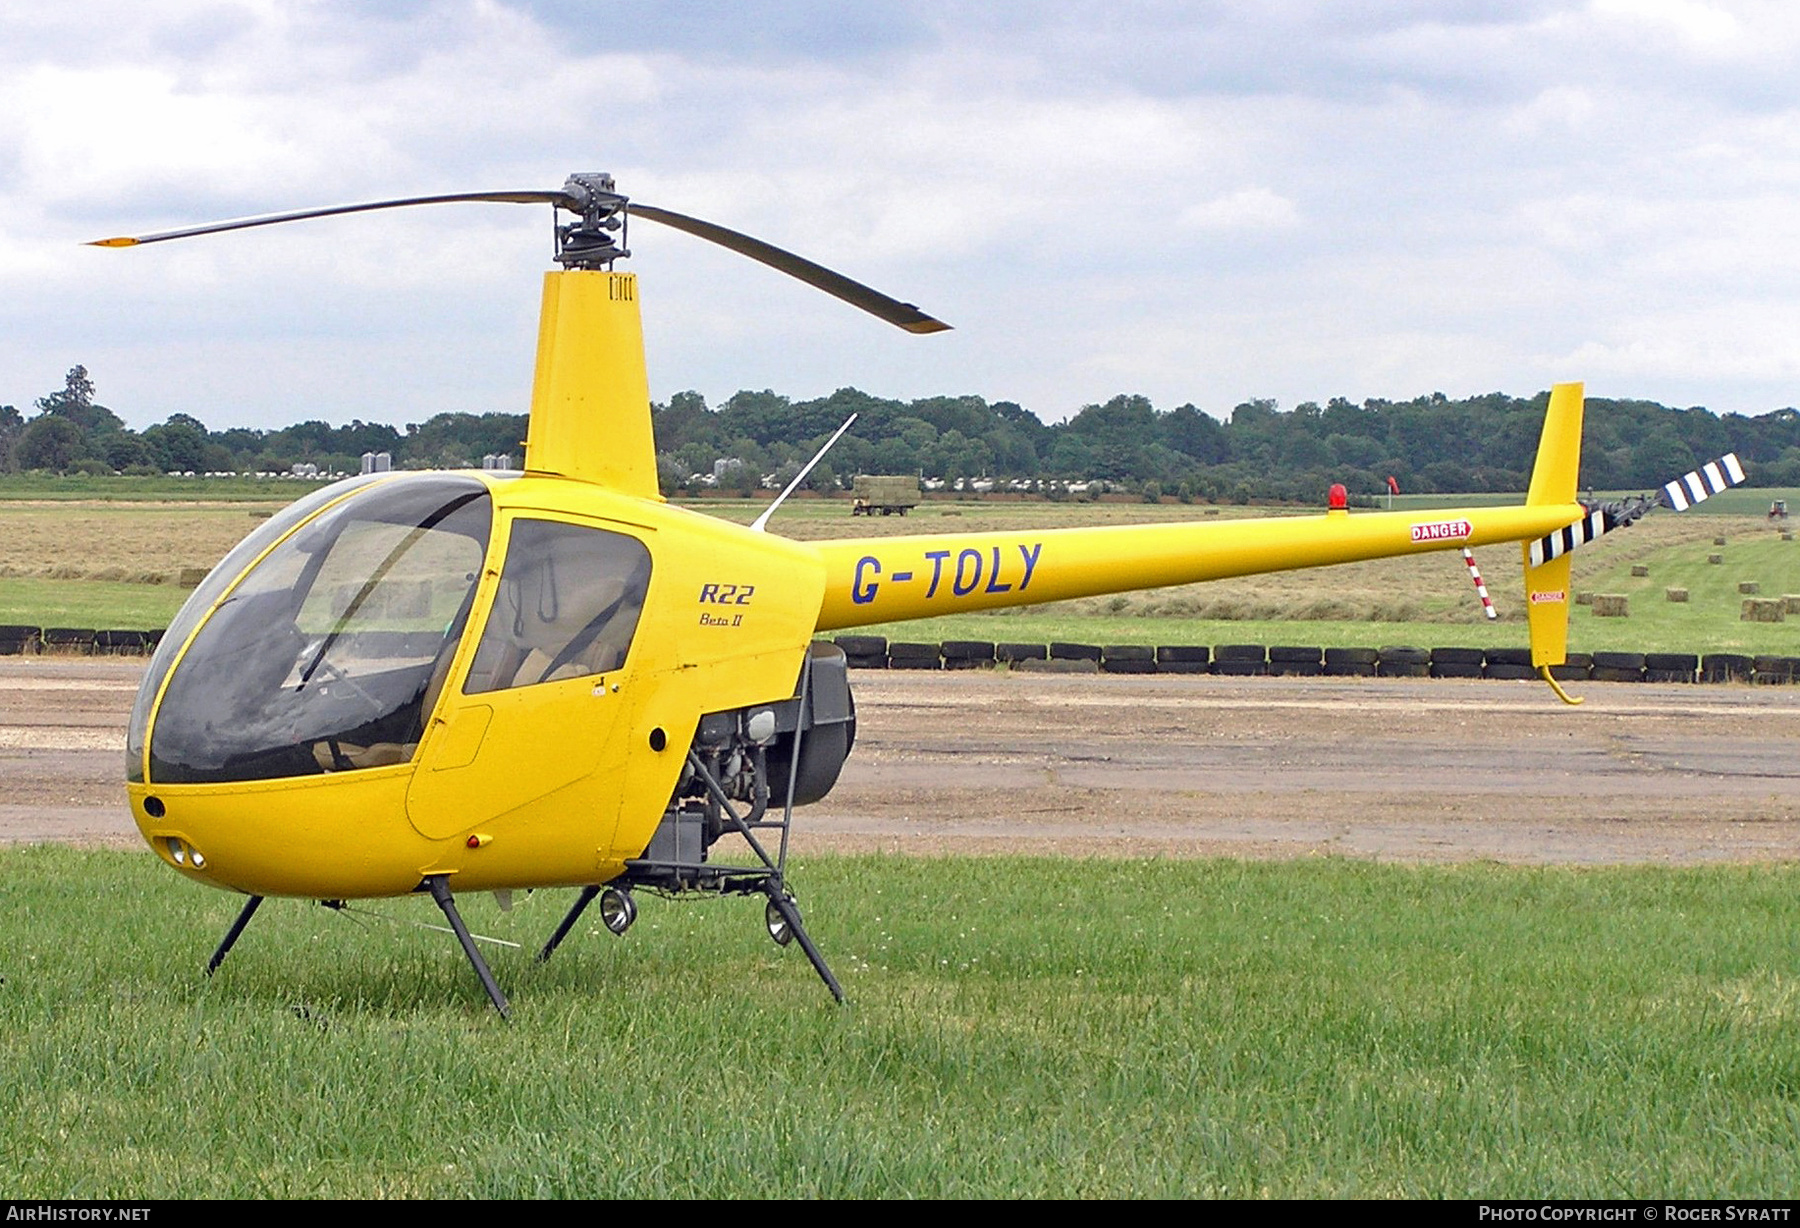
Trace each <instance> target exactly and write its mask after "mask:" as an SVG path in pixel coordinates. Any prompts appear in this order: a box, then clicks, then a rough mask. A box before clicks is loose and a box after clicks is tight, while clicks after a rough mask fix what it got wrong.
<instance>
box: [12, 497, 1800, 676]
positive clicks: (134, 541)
mask: <svg viewBox="0 0 1800 1228" xmlns="http://www.w3.org/2000/svg"><path fill="white" fill-rule="evenodd" d="M44 480H45V481H48V480H49V479H44ZM145 481H146V482H154V481H160V479H145ZM165 484H166V483H165ZM252 485H254V484H252ZM262 486H263V488H264V489H265V491H266V489H267V487H268V486H269V484H267V483H264V484H262ZM208 489H209V490H210V487H208ZM287 489H288V488H287V487H286V486H283V487H282V488H281V490H282V491H283V492H286V491H287ZM0 493H4V488H0ZM1789 495H1791V496H1792V497H1791V503H1792V505H1793V506H1794V507H1796V508H1800V492H1783V491H1741V490H1739V491H1728V492H1726V493H1725V494H1723V495H1720V496H1718V497H1717V498H1715V499H1713V500H1711V501H1709V502H1707V503H1705V504H1702V505H1701V506H1700V508H1698V509H1696V511H1695V512H1693V513H1689V514H1685V515H1680V516H1677V515H1674V514H1672V513H1669V512H1660V513H1655V514H1652V515H1651V516H1649V517H1647V518H1646V519H1645V520H1643V521H1642V522H1640V523H1639V524H1637V525H1635V526H1633V527H1632V528H1631V529H1629V530H1626V531H1623V532H1620V533H1616V534H1612V535H1610V536H1609V537H1608V538H1607V539H1606V540H1605V541H1603V542H1600V543H1598V544H1596V545H1594V546H1591V547H1588V548H1587V549H1584V550H1582V551H1580V552H1578V553H1577V554H1576V555H1575V584H1576V587H1577V588H1578V589H1588V590H1590V591H1598V592H1605V593H1621V594H1625V595H1627V596H1629V597H1630V598H1631V615H1630V617H1629V618H1627V619H1598V618H1595V617H1594V616H1593V615H1592V613H1591V611H1590V610H1589V609H1587V608H1585V607H1581V608H1577V609H1576V610H1575V611H1574V614H1573V617H1572V620H1571V635H1570V647H1571V648H1572V649H1574V650H1576V651H1588V652H1591V651H1597V650H1608V649H1610V650H1625V651H1663V652H1683V651H1686V652H1732V651H1736V652H1768V653H1781V654H1792V653H1793V652H1794V651H1795V646H1796V645H1795V637H1794V633H1793V631H1792V630H1791V628H1789V627H1788V626H1787V625H1786V624H1766V623H1745V622H1741V621H1740V620H1739V608H1740V602H1741V597H1740V595H1739V594H1738V592H1737V585H1738V583H1739V582H1740V581H1743V580H1754V581H1756V582H1758V583H1759V584H1760V585H1761V587H1762V592H1763V594H1764V595H1775V596H1779V595H1782V594H1785V593H1800V543H1795V542H1782V541H1781V540H1780V538H1779V534H1778V532H1777V531H1776V529H1775V528H1773V527H1771V526H1770V525H1769V523H1768V522H1767V521H1766V520H1765V519H1764V518H1763V516H1762V514H1761V512H1762V511H1763V510H1765V509H1766V508H1767V506H1768V500H1769V499H1770V498H1773V497H1782V496H1789ZM1504 498H1505V497H1503V496H1494V497H1493V499H1494V500H1503V499H1504ZM1446 500H1447V501H1449V502H1452V503H1454V502H1457V501H1458V497H1457V496H1412V497H1409V498H1407V499H1402V500H1399V501H1397V502H1398V503H1400V504H1402V505H1404V504H1409V503H1417V504H1420V505H1426V504H1441V503H1442V502H1444V501H1446ZM1466 501H1468V502H1475V501H1477V499H1476V497H1474V496H1469V497H1466ZM275 506H278V504H274V503H266V502H264V503H230V502H221V501H217V500H210V501H208V502H205V503H198V502H182V501H176V500H171V499H169V498H167V497H166V496H165V497H160V498H155V499H151V498H145V499H144V500H142V501H139V502H135V503H132V502H110V503H109V502H99V501H95V500H92V499H88V500H75V499H70V500H64V501H50V500H44V499H21V498H15V499H13V500H11V501H6V500H4V499H3V498H0V526H3V527H4V529H5V532H4V533H0V623H34V624H37V625H43V626H83V627H88V626H92V627H156V626H161V625H163V624H165V623H166V622H167V621H168V620H169V619H170V618H171V617H173V615H174V613H175V611H176V610H177V609H178V608H180V605H181V602H182V601H183V600H184V599H185V597H186V595H187V594H186V592H185V591H184V590H182V589H180V588H179V587H177V586H175V585H174V584H173V583H171V582H170V581H171V580H172V578H173V577H174V575H175V574H176V572H177V571H178V570H179V569H180V568H182V567H203V566H210V565H211V564H212V563H213V562H215V561H216V560H217V559H218V558H220V557H222V556H223V555H224V553H225V551H226V550H228V549H229V548H230V546H231V545H232V544H234V543H235V542H236V541H237V540H238V539H239V538H240V537H242V536H243V534H244V533H246V532H248V531H249V529H250V528H251V527H252V526H253V525H254V524H255V523H256V522H255V520H254V519H253V517H255V516H257V515H259V514H263V513H266V512H267V511H269V510H271V509H272V508H273V507H275ZM697 506H699V507H701V508H702V510H704V511H707V512H709V513H711V514H715V515H720V516H723V517H726V518H728V519H733V520H738V521H740V522H748V521H749V520H750V519H752V518H753V517H754V516H755V515H756V513H757V512H758V511H759V510H760V509H761V508H762V507H763V506H765V505H764V503H763V502H761V501H734V500H712V499H709V500H705V501H703V502H701V503H700V504H698V505H697ZM1271 512H1273V514H1302V512H1301V510H1300V509H1286V510H1285V511H1284V510H1283V509H1260V508H1258V509H1252V508H1240V507H1224V508H1219V507H1207V506H1200V505H1189V504H1178V503H1165V504H1162V505H1160V506H1151V505H1147V504H1143V503H1095V504H1089V503H1046V502H1037V501H1032V502H1023V501H982V502H964V503H953V502H946V501H933V502H931V503H928V504H926V505H924V506H922V507H920V508H919V509H917V510H916V511H915V512H914V514H913V515H911V516H907V517H904V518H901V517H887V518H881V517H876V518H871V519H856V518H853V517H851V515H850V514H849V503H848V501H847V500H842V499H801V500H796V501H794V502H793V503H791V504H789V505H788V506H787V507H785V508H784V509H783V510H782V511H781V512H780V513H779V514H778V516H777V517H776V519H775V521H774V522H773V527H774V528H776V529H777V530H779V531H780V532H782V533H785V534H788V535H789V536H792V537H796V538H801V539H809V540H810V539H820V538H827V537H842V536H851V535H886V534H900V533H954V532H960V531H986V530H1007V529H1023V528H1027V527H1035V526H1047V527H1057V526H1065V525H1077V524H1132V523H1143V522H1147V521H1155V520H1163V521H1167V520H1187V519H1192V520H1197V521H1203V522H1205V521H1213V520H1228V519H1231V518H1233V517H1237V516H1244V515H1252V514H1255V515H1266V514H1271ZM1747 513H1753V514H1747ZM1716 536H1724V537H1726V539H1727V542H1728V545H1727V546H1726V547H1724V548H1720V547H1716V546H1714V545H1713V544H1712V542H1713V539H1714V538H1715V537H1716ZM1713 553H1723V554H1724V556H1725V563H1724V564H1723V565H1720V566H1713V565H1710V564H1708V563H1707V562H1706V558H1707V556H1708V555H1710V554H1713ZM1478 561H1479V562H1480V563H1481V565H1482V567H1483V570H1484V574H1485V576H1486V578H1487V580H1488V585H1489V588H1490V590H1491V591H1492V592H1493V594H1494V598H1495V601H1496V604H1497V606H1498V608H1499V609H1500V610H1501V612H1502V618H1501V621H1500V622H1498V623H1496V624H1490V623H1488V622H1487V621H1486V620H1485V619H1484V618H1483V617H1482V615H1481V610H1480V606H1479V605H1478V603H1477V602H1476V600H1475V595H1474V592H1473V589H1472V587H1471V585H1470V583H1469V578H1468V574H1467V572H1466V570H1465V569H1464V567H1463V564H1462V560H1461V558H1460V556H1459V555H1458V554H1457V552H1455V551H1445V552H1440V553H1437V554H1431V555H1422V556H1417V557H1414V558H1409V559H1390V560H1382V561H1379V562H1372V563H1357V564H1347V565H1344V566H1341V567H1332V568H1323V569H1319V570H1315V571H1308V572H1292V573H1278V574H1274V575H1268V576H1258V577H1251V578H1247V579H1243V580H1231V581H1219V582H1215V583H1212V584H1205V585H1192V586H1188V587H1184V588H1177V589H1164V590H1155V591H1151V592H1147V593H1133V594H1122V595H1119V596H1114V597H1101V598H1089V599H1085V600H1081V601H1071V602H1064V603H1060V604H1057V605H1051V606H1042V607H1031V608H1028V609H1023V610H1018V611H997V612H994V613H991V614H974V615H963V616H960V617H955V618H943V619H931V620H925V621H921V622H915V623H906V624H895V625H891V626H886V627H876V628H871V629H870V630H871V631H873V632H875V633H877V634H884V635H887V636H889V637H890V638H893V639H905V640H943V639H983V640H1019V641H1026V642H1037V643H1047V642H1049V641H1051V640H1074V641H1079V642H1086V643H1103V644H1211V645H1216V644H1228V643H1265V644H1302V645H1323V646H1328V647H1334V646H1356V647H1378V646H1380V645H1384V644H1397V643H1403V644H1411V645H1417V646H1422V647H1437V646H1443V645H1458V646H1468V647H1505V646H1514V645H1523V644H1524V643H1525V640H1526V633H1525V623H1524V611H1523V609H1522V604H1521V593H1520V584H1519V564H1518V559H1517V554H1516V552H1515V551H1514V550H1513V549H1510V548H1494V549H1486V550H1483V551H1481V552H1480V554H1479V556H1478ZM1633 564H1641V565H1645V566H1648V567H1649V568H1650V576H1649V577H1648V578H1647V579H1636V578H1632V577H1631V576H1630V569H1631V566H1632V565H1633ZM152 581H155V582H152ZM1671 586H1677V587H1685V588H1687V589H1688V590H1689V592H1690V600H1689V601H1688V602H1687V603H1686V604H1685V605H1678V604H1674V603H1670V602H1667V601H1666V600H1664V592H1665V590H1666V589H1667V588H1668V587H1671Z"/></svg>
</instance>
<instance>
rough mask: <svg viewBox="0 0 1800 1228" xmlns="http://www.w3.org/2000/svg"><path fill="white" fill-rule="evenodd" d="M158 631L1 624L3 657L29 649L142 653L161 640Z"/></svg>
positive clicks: (1, 653)
mask: <svg viewBox="0 0 1800 1228" xmlns="http://www.w3.org/2000/svg"><path fill="white" fill-rule="evenodd" d="M162 636H163V633H162V631H161V630H160V629H158V630H155V631H111V630H104V631H97V630H95V629H94V628H92V627H27V626H23V625H15V624H9V623H0V656H17V655H19V654H20V653H26V652H43V651H54V652H75V653H125V654H130V653H142V652H150V651H152V650H154V649H155V648H156V646H157V645H158V644H160V643H161V642H162Z"/></svg>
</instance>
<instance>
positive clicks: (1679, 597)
mask: <svg viewBox="0 0 1800 1228" xmlns="http://www.w3.org/2000/svg"><path fill="white" fill-rule="evenodd" d="M1665 596H1667V597H1668V599H1669V600H1670V601H1686V600H1687V599H1688V591H1687V590H1686V589H1685V588H1672V589H1669V590H1668V591H1667V592H1666V594H1665Z"/></svg>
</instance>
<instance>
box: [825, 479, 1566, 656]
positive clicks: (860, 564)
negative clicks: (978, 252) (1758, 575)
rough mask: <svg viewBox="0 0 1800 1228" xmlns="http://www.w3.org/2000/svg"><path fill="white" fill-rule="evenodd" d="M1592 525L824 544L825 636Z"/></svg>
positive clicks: (1466, 512)
mask: <svg viewBox="0 0 1800 1228" xmlns="http://www.w3.org/2000/svg"><path fill="white" fill-rule="evenodd" d="M1584 514H1585V513H1584V509H1583V508H1582V507H1581V505H1580V504H1577V503H1573V502H1570V503H1567V504H1543V505H1527V506H1515V507H1470V508H1451V509H1444V510H1432V511H1416V512H1415V511H1408V512H1367V513H1355V514H1351V513H1344V512H1332V513H1327V514H1326V515H1324V516H1284V517H1274V518H1268V519H1258V520H1237V521H1220V522H1215V523H1209V524H1191V523H1189V524H1162V525H1117V526H1107V527H1104V528H1085V529H1047V530H1041V531H1035V532H1034V531H1030V530H1021V531H1017V532H1001V533H956V534H943V535H923V536H909V537H873V538H855V539H850V540H846V541H835V542H818V543H813V546H814V548H815V549H816V550H818V551H819V554H820V556H821V558H822V560H823V562H824V565H825V572H826V587H825V598H824V602H823V604H822V606H821V608H820V611H819V621H818V629H819V630H821V631H835V630H840V629H843V628H846V627H860V626H868V625H870V624H873V623H886V622H901V621H905V620H908V619H915V618H932V617H937V616H939V615H944V614H963V613H970V612H973V611H978V610H992V609H1001V608H1004V607H1008V606H1022V605H1036V604H1040V603H1042V602H1048V601H1066V600H1068V599H1070V598H1072V597H1095V596H1103V595H1106V594H1109V593H1122V592H1131V591H1134V590H1137V589H1146V588H1161V587H1165V586H1168V585H1176V584H1193V583H1197V582H1199V581H1203V580H1220V579H1225V578H1228V577H1232V576H1247V575H1257V574H1261V573H1264V572H1272V571H1291V570H1295V569H1298V568H1306V567H1324V566H1329V565H1331V564H1334V563H1353V562H1359V561H1362V560H1366V559H1379V558H1392V557H1397V556H1400V555H1408V554H1423V553H1426V552H1429V551H1433V550H1456V549H1459V548H1462V547H1476V546H1484V545H1492V544H1495V543H1499V542H1513V541H1529V540H1534V539H1536V538H1540V537H1543V536H1545V535H1546V534H1549V533H1553V532H1555V531H1556V530H1558V529H1561V528H1563V527H1564V526H1566V525H1568V524H1570V523H1571V522H1573V521H1575V520H1578V519H1579V518H1580V517H1581V516H1582V515H1584Z"/></svg>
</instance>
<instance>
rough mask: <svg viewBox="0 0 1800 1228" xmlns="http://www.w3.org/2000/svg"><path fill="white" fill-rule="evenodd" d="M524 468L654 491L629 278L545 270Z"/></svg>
mask: <svg viewBox="0 0 1800 1228" xmlns="http://www.w3.org/2000/svg"><path fill="white" fill-rule="evenodd" d="M527 432H528V433H527V436H526V440H525V468H526V469H528V470H530V471H531V472H533V473H555V474H560V475H562V476H564V477H571V478H579V479H581V480H583V481H587V482H595V483H598V484H599V485H601V486H605V487H608V488H610V489H612V490H616V491H618V492H619V493H621V494H626V495H636V496H638V497H640V498H646V499H654V498H657V497H658V491H657V482H656V441H655V438H654V436H653V435H652V434H651V430H650V383H649V378H648V376H647V375H646V374H645V371H644V328H643V323H642V320H641V319H640V318H639V316H638V303H637V278H635V277H633V276H632V275H631V274H629V273H610V272H602V271H595V270H582V269H571V270H569V271H566V272H561V273H546V274H545V275H544V305H543V311H542V314H541V315H540V317H539V320H538V349H537V375H536V377H535V378H534V379H533V381H532V387H531V425H530V426H529V428H527Z"/></svg>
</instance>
